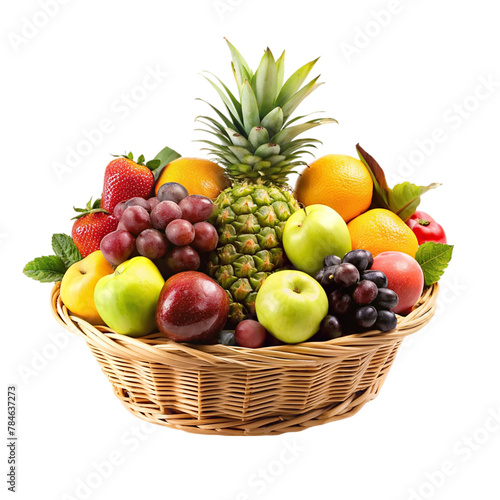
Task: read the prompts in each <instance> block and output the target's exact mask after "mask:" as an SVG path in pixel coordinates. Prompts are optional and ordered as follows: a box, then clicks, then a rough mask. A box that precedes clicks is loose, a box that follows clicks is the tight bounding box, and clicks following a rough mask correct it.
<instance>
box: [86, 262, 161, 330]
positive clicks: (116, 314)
mask: <svg viewBox="0 0 500 500" xmlns="http://www.w3.org/2000/svg"><path fill="white" fill-rule="evenodd" d="M164 284H165V280H164V279H163V276H162V275H161V273H160V271H159V270H158V268H157V267H156V266H155V265H154V264H153V262H151V261H150V260H149V259H147V258H146V257H134V258H133V259H130V260H127V261H125V262H123V263H122V264H120V265H119V266H118V267H117V268H116V270H115V272H114V274H110V275H108V276H104V277H102V278H101V279H100V280H99V281H98V282H97V285H96V287H95V291H94V300H95V305H96V307H97V311H98V312H99V314H100V315H101V318H102V319H103V320H104V322H105V323H106V324H107V325H108V326H109V327H110V328H111V329H113V330H115V331H116V332H118V333H122V334H124V335H129V336H130V337H141V336H142V335H148V334H149V333H152V332H153V331H154V330H155V329H156V323H155V315H156V304H157V302H158V297H159V296H160V291H161V289H162V288H163V285H164Z"/></svg>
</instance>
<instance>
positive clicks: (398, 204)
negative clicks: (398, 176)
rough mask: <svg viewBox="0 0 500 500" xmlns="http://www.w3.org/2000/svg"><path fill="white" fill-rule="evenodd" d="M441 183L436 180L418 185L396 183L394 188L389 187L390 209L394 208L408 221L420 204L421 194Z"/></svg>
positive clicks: (393, 209) (394, 210)
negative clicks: (426, 184)
mask: <svg viewBox="0 0 500 500" xmlns="http://www.w3.org/2000/svg"><path fill="white" fill-rule="evenodd" d="M440 185H441V184H438V183H436V182H434V183H433V184H429V185H428V186H417V185H415V184H412V183H411V182H403V183H401V184H396V185H395V186H394V187H393V188H392V189H389V199H388V201H389V203H388V206H389V210H392V211H393V212H394V213H395V214H396V215H399V217H401V219H403V220H404V221H405V222H406V221H407V220H408V219H409V218H410V217H411V216H412V215H413V214H414V213H415V210H416V209H417V207H418V206H419V205H420V196H421V195H423V194H424V193H427V191H429V189H434V188H437V187H438V186H440Z"/></svg>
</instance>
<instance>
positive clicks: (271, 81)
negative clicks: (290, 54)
mask: <svg viewBox="0 0 500 500" xmlns="http://www.w3.org/2000/svg"><path fill="white" fill-rule="evenodd" d="M277 78H278V75H277V72H276V62H275V61H274V57H273V54H272V52H271V51H270V50H269V48H268V49H267V50H266V52H265V53H264V56H263V57H262V60H261V61H260V64H259V67H258V68H257V71H256V72H255V97H256V98H257V103H258V105H259V110H260V118H264V116H266V115H267V113H269V111H271V110H272V109H273V104H274V99H275V98H276V80H277Z"/></svg>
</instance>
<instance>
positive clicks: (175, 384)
mask: <svg viewBox="0 0 500 500" xmlns="http://www.w3.org/2000/svg"><path fill="white" fill-rule="evenodd" d="M437 295H438V286H437V285H433V286H431V287H430V288H428V289H426V291H425V292H424V294H423V295H422V297H421V299H420V302H419V304H418V305H417V307H416V308H415V309H414V310H413V311H412V312H411V313H410V314H409V315H408V316H406V317H400V318H398V327H397V329H396V330H393V331H391V332H386V333H381V332H376V331H372V332H366V333H363V334H355V335H349V336H346V337H341V338H339V339H335V340H331V341H328V342H306V343H302V344H297V345H280V346H273V347H264V348H260V349H247V348H242V347H231V346H225V345H197V346H194V345H189V344H181V343H177V342H173V341H170V340H168V339H167V338H166V337H164V336H162V335H160V334H158V333H157V334H152V335H148V336H146V337H141V338H131V337H127V336H124V335H120V334H117V333H115V332H113V331H112V330H110V329H109V328H107V327H104V326H93V325H90V324H89V323H87V322H86V321H84V320H82V319H80V318H78V317H77V316H73V315H72V314H71V313H70V312H69V311H68V309H67V308H66V307H65V305H64V304H63V303H62V301H61V298H60V296H59V284H57V285H56V286H55V287H54V288H53V290H52V297H51V299H52V310H53V312H54V315H55V317H56V319H57V320H58V321H59V322H60V323H62V325H63V326H64V327H65V328H67V329H68V330H70V331H72V332H74V333H76V334H77V335H79V336H81V337H83V338H84V339H85V341H86V342H87V345H88V346H89V348H90V350H91V351H92V353H93V354H94V356H95V358H96V359H97V361H98V363H99V365H100V366H101V368H102V370H103V372H104V373H105V374H106V376H107V377H108V379H109V381H110V382H111V383H112V385H113V390H114V393H115V395H116V396H117V397H118V398H119V399H120V400H121V401H122V403H123V404H124V405H125V407H126V408H127V409H128V410H129V411H131V412H132V413H133V414H135V415H137V416H138V417H140V418H142V419H144V420H148V421H150V422H154V423H158V424H162V425H167V426H169V427H175V428H177V429H182V430H186V431H190V432H197V433H202V434H219V435H269V434H281V433H283V432H291V431H300V430H303V429H306V428H308V427H312V426H314V425H320V424H323V423H327V422H331V421H334V420H339V419H341V418H346V417H348V416H351V415H353V414H355V413H356V412H358V411H359V410H360V409H361V408H362V406H363V405H364V404H365V403H367V402H368V401H370V400H372V399H374V398H375V397H376V396H377V394H378V392H379V390H380V388H381V386H382V384H383V382H384V380H385V377H386V376H387V373H388V371H389V369H390V367H391V365H392V362H393V360H394V358H395V356H396V353H397V350H398V348H399V346H400V344H401V342H402V340H403V339H404V337H406V336H407V335H409V334H411V333H413V332H415V331H417V330H419V329H420V328H422V327H423V326H425V325H426V324H427V323H428V322H429V321H430V319H431V318H432V316H433V315H434V312H435V309H436V299H437Z"/></svg>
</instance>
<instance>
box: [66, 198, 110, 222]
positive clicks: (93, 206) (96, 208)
mask: <svg viewBox="0 0 500 500" xmlns="http://www.w3.org/2000/svg"><path fill="white" fill-rule="evenodd" d="M73 210H74V211H75V212H77V214H76V215H75V216H74V217H72V219H71V220H75V219H80V218H81V217H83V216H84V215H89V214H95V213H99V212H101V213H104V214H109V212H108V211H107V210H106V209H104V208H101V198H97V200H95V201H94V203H92V198H90V200H89V201H88V202H87V205H85V208H76V207H73Z"/></svg>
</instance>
